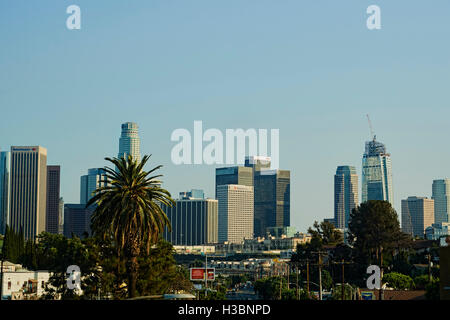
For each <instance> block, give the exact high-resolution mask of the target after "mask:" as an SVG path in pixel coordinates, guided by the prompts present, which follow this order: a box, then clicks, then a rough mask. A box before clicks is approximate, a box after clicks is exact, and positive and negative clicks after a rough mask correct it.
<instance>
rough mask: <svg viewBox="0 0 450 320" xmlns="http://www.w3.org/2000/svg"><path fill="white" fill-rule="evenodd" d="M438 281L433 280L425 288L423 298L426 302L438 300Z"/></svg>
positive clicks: (436, 279) (437, 279)
mask: <svg viewBox="0 0 450 320" xmlns="http://www.w3.org/2000/svg"><path fill="white" fill-rule="evenodd" d="M439 286H440V281H439V278H434V279H432V280H431V282H430V283H428V284H427V285H426V286H425V290H426V292H425V297H426V298H427V300H440V295H441V293H440V288H439Z"/></svg>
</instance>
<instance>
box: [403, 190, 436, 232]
mask: <svg viewBox="0 0 450 320" xmlns="http://www.w3.org/2000/svg"><path fill="white" fill-rule="evenodd" d="M433 223H434V200H432V199H428V198H426V197H408V199H406V200H402V231H403V232H404V233H408V234H410V235H412V236H413V237H421V238H424V235H425V229H426V228H428V227H430V226H431V225H432V224H433Z"/></svg>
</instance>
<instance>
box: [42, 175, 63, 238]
mask: <svg viewBox="0 0 450 320" xmlns="http://www.w3.org/2000/svg"><path fill="white" fill-rule="evenodd" d="M60 180H61V167H60V166H47V208H46V210H47V218H46V224H47V226H46V228H45V229H46V231H47V232H49V233H53V234H58V231H59V224H60V222H59V220H60V212H59V210H60V209H59V201H60V184H61V181H60Z"/></svg>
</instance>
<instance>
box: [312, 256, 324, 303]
mask: <svg viewBox="0 0 450 320" xmlns="http://www.w3.org/2000/svg"><path fill="white" fill-rule="evenodd" d="M311 253H313V254H317V255H318V256H319V261H318V263H317V266H318V267H319V301H322V266H323V263H322V255H323V254H325V253H326V252H324V251H317V252H311Z"/></svg>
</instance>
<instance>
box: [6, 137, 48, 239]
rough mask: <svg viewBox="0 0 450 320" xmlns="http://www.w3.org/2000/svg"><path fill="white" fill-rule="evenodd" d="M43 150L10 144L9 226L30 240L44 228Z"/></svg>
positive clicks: (45, 189) (45, 156)
mask: <svg viewBox="0 0 450 320" xmlns="http://www.w3.org/2000/svg"><path fill="white" fill-rule="evenodd" d="M46 194H47V149H45V148H43V147H40V146H36V147H11V194H10V195H11V196H10V217H9V225H10V227H11V228H12V229H14V230H15V231H17V232H18V231H20V229H22V230H23V233H24V236H25V239H33V238H35V237H36V236H37V235H38V234H40V233H41V232H42V231H45V227H46V223H45V221H46V204H47V196H46Z"/></svg>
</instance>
